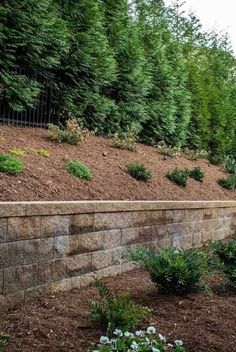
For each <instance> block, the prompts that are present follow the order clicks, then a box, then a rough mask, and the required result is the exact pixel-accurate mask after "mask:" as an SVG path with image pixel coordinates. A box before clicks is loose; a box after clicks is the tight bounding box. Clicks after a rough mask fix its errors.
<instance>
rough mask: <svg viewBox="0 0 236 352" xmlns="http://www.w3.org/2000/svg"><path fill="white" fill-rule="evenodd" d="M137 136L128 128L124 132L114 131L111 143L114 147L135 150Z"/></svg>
mask: <svg viewBox="0 0 236 352" xmlns="http://www.w3.org/2000/svg"><path fill="white" fill-rule="evenodd" d="M136 142H137V136H136V134H135V133H134V132H133V130H132V129H131V128H130V129H128V130H127V131H126V132H121V133H115V134H114V136H113V137H112V138H111V145H112V147H114V148H118V149H126V150H130V151H131V152H136V151H137V144H136Z"/></svg>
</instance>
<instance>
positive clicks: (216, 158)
mask: <svg viewBox="0 0 236 352" xmlns="http://www.w3.org/2000/svg"><path fill="white" fill-rule="evenodd" d="M208 160H209V161H210V163H211V164H212V165H221V164H222V161H223V158H222V155H219V154H210V155H209V157H208Z"/></svg>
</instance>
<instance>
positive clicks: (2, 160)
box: [0, 153, 23, 175]
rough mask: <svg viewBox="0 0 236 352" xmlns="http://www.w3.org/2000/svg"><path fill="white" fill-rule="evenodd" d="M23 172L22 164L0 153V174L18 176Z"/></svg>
mask: <svg viewBox="0 0 236 352" xmlns="http://www.w3.org/2000/svg"><path fill="white" fill-rule="evenodd" d="M22 171H23V163H22V161H21V160H18V159H16V158H15V157H14V156H12V155H10V154H5V153H0V172H6V173H8V174H11V175H17V174H20V173H21V172H22Z"/></svg>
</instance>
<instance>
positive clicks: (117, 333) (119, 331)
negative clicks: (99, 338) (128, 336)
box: [113, 329, 123, 337]
mask: <svg viewBox="0 0 236 352" xmlns="http://www.w3.org/2000/svg"><path fill="white" fill-rule="evenodd" d="M113 334H114V335H116V336H119V337H122V336H123V332H122V331H121V330H119V329H115V331H113Z"/></svg>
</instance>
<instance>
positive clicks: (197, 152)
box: [183, 148, 208, 160]
mask: <svg viewBox="0 0 236 352" xmlns="http://www.w3.org/2000/svg"><path fill="white" fill-rule="evenodd" d="M183 155H184V156H185V157H186V158H188V159H190V160H198V159H203V158H204V159H205V158H207V157H208V152H207V151H206V150H205V149H194V150H193V149H189V148H184V150H183Z"/></svg>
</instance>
